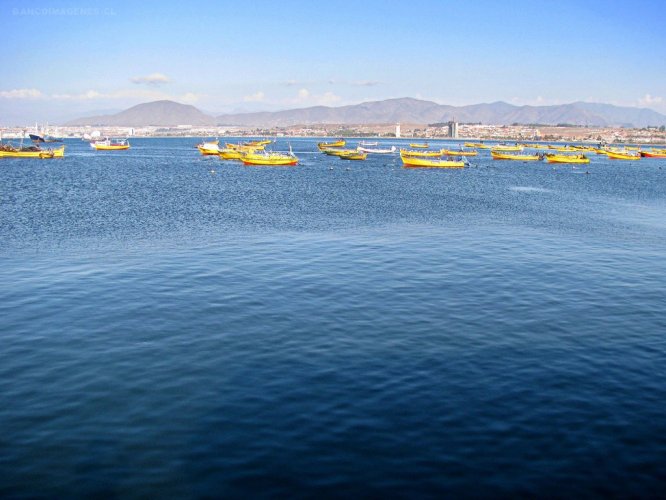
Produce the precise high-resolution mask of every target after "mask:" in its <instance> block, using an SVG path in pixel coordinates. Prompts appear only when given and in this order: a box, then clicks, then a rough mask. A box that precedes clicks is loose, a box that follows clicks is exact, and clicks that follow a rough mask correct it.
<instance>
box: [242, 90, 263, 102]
mask: <svg viewBox="0 0 666 500" xmlns="http://www.w3.org/2000/svg"><path fill="white" fill-rule="evenodd" d="M264 99H266V94H264V93H263V92H262V91H261V90H260V91H258V92H255V93H254V94H251V95H246V96H244V97H243V101H245V102H262V101H263V100H264Z"/></svg>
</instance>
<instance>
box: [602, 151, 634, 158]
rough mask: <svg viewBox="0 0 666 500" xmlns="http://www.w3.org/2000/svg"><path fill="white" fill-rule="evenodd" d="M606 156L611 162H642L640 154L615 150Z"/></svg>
mask: <svg viewBox="0 0 666 500" xmlns="http://www.w3.org/2000/svg"><path fill="white" fill-rule="evenodd" d="M606 156H608V158H609V159H611V160H640V159H641V154H640V153H638V152H637V153H629V152H628V151H613V150H608V152H607V153H606Z"/></svg>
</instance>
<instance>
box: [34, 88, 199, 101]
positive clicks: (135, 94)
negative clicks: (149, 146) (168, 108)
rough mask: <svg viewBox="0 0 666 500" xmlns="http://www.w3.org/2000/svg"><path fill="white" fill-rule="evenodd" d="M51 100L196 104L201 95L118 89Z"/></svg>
mask: <svg viewBox="0 0 666 500" xmlns="http://www.w3.org/2000/svg"><path fill="white" fill-rule="evenodd" d="M44 97H50V98H52V99H57V100H62V101H92V100H100V101H102V100H122V99H134V100H137V99H141V100H146V101H148V100H150V101H157V100H163V99H166V100H171V101H181V102H186V103H189V104H192V103H194V102H197V101H198V100H199V99H200V98H201V97H203V95H202V94H196V93H194V92H185V93H184V94H170V93H167V92H162V91H161V90H150V89H138V88H135V89H120V90H114V91H112V92H99V91H97V90H87V91H85V92H81V93H79V94H68V93H66V94H51V95H50V96H44Z"/></svg>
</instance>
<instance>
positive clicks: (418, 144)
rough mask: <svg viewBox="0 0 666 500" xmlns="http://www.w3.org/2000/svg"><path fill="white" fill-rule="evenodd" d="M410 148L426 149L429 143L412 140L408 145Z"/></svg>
mask: <svg viewBox="0 0 666 500" xmlns="http://www.w3.org/2000/svg"><path fill="white" fill-rule="evenodd" d="M409 147H410V148H420V149H428V148H429V147H430V145H428V143H427V142H424V143H423V144H421V143H418V142H414V143H411V144H410V145H409Z"/></svg>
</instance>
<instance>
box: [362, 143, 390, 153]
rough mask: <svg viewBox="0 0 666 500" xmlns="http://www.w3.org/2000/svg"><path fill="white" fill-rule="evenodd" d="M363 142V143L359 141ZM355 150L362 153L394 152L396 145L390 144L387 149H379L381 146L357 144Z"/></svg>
mask: <svg viewBox="0 0 666 500" xmlns="http://www.w3.org/2000/svg"><path fill="white" fill-rule="evenodd" d="M361 144H363V143H361ZM375 144H376V143H375ZM356 151H361V152H362V153H372V154H391V153H395V152H396V147H395V146H391V147H390V148H388V149H381V148H368V147H365V146H360V145H359V146H358V147H357V148H356Z"/></svg>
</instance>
